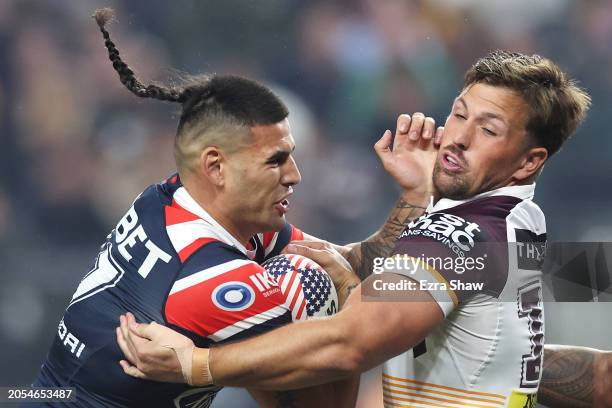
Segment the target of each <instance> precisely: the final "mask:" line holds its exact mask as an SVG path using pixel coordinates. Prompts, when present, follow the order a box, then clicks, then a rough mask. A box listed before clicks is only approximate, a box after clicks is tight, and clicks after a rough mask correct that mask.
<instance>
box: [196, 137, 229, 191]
mask: <svg viewBox="0 0 612 408" xmlns="http://www.w3.org/2000/svg"><path fill="white" fill-rule="evenodd" d="M223 165H224V156H223V153H222V152H221V150H219V148H217V147H214V146H212V147H207V148H206V149H204V150H203V151H202V153H201V154H200V160H199V163H198V167H199V170H200V173H201V174H202V176H203V177H204V178H206V179H208V180H209V181H210V182H211V183H212V184H214V185H215V186H218V187H222V186H223V185H224V184H225V179H224V175H223Z"/></svg>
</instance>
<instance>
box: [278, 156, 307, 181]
mask: <svg viewBox="0 0 612 408" xmlns="http://www.w3.org/2000/svg"><path fill="white" fill-rule="evenodd" d="M284 167H285V169H283V170H284V172H283V176H282V178H281V184H283V185H284V186H294V185H296V184H299V182H300V181H302V175H301V174H300V170H299V169H298V167H297V164H296V163H295V160H294V159H293V156H289V159H288V160H287V161H286V162H285V166H284Z"/></svg>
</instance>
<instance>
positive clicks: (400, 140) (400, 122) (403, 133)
mask: <svg viewBox="0 0 612 408" xmlns="http://www.w3.org/2000/svg"><path fill="white" fill-rule="evenodd" d="M411 124H412V118H411V117H410V115H407V114H405V113H403V114H401V115H399V116H398V117H397V124H396V127H395V137H394V138H393V150H395V149H397V148H398V147H401V146H404V145H406V144H407V143H409V142H410V140H408V134H409V130H410V127H411ZM381 158H382V157H381Z"/></svg>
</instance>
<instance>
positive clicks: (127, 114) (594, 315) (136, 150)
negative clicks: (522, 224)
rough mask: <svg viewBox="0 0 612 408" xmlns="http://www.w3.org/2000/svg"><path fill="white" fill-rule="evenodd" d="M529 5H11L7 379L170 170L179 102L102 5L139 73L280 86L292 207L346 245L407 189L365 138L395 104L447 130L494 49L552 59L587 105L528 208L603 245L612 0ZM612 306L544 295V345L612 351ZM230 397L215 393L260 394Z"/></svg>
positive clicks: (3, 239)
mask: <svg viewBox="0 0 612 408" xmlns="http://www.w3.org/2000/svg"><path fill="white" fill-rule="evenodd" d="M534 4H535V3H534V2H532V1H529V0H520V1H519V0H512V1H510V0H506V1H497V2H492V1H491V2H483V1H475V0H431V1H417V0H385V1H377V0H351V1H348V0H335V1H333V2H330V1H323V0H317V1H308V2H304V1H298V0H266V1H254V0H224V1H195V0H185V1H181V2H169V1H164V0H149V1H146V2H145V1H134V2H119V1H112V0H106V1H102V0H96V1H92V0H81V1H78V2H75V1H71V0H55V1H52V2H50V1H44V0H19V1H17V0H15V1H11V0H0V56H1V58H2V62H1V63H0V141H1V144H0V367H2V368H1V369H0V385H26V384H29V383H30V382H31V381H32V379H33V378H34V377H35V375H36V373H37V370H38V367H39V365H40V363H41V362H42V360H43V359H44V356H45V354H46V351H47V348H48V347H49V345H50V343H51V340H52V338H53V335H54V333H55V331H56V330H57V324H58V322H59V320H60V318H61V315H62V311H63V309H64V308H65V307H66V305H67V303H68V301H69V299H70V297H71V295H72V293H73V291H74V290H75V288H76V286H77V284H78V282H79V280H80V278H81V277H82V276H83V275H84V273H85V272H86V271H87V269H88V267H89V264H90V263H91V261H92V259H93V257H94V255H95V254H96V253H97V247H98V246H99V245H100V244H101V243H102V242H103V240H104V238H105V236H106V235H107V234H108V232H109V231H110V230H111V229H112V228H113V227H114V225H115V224H116V222H117V221H118V219H119V218H120V216H121V215H122V214H123V213H124V212H125V210H126V209H127V208H128V207H129V206H130V204H131V202H132V201H133V199H134V198H135V197H136V195H137V194H139V193H140V192H141V191H142V190H143V189H144V187H146V186H147V185H149V184H151V183H154V182H158V181H160V180H161V179H163V178H164V177H166V176H167V175H169V174H171V173H172V172H173V168H174V164H173V158H172V143H173V137H174V132H175V128H176V124H177V120H178V114H179V109H178V108H179V107H178V105H172V104H168V103H163V102H159V101H154V100H142V99H139V98H137V97H135V96H134V95H132V94H130V93H129V92H128V91H127V90H126V89H125V88H124V87H123V86H122V85H121V84H120V82H119V80H118V78H117V75H116V73H115V71H114V70H113V69H112V67H111V64H110V62H109V61H108V59H107V53H106V49H105V48H104V45H103V40H102V37H101V34H100V32H99V30H98V28H97V26H96V25H95V23H94V21H93V20H92V19H91V18H90V15H91V13H92V11H93V10H94V9H96V8H98V7H103V6H111V7H113V8H115V10H116V12H117V20H118V21H117V22H116V23H115V24H113V25H111V26H110V27H109V30H110V32H111V36H112V38H113V40H114V41H115V43H116V44H117V47H118V48H119V50H120V51H121V53H122V56H123V58H124V60H125V61H126V62H127V63H128V64H129V65H130V66H131V67H132V68H133V69H134V70H135V71H136V72H137V75H138V76H139V77H140V78H141V79H142V80H143V82H145V83H148V82H150V81H152V80H155V81H160V82H163V83H171V82H172V81H175V80H176V78H177V77H178V76H179V75H180V73H191V74H196V73H202V72H218V73H234V74H240V75H245V76H248V77H251V78H255V79H258V80H260V81H263V82H265V83H267V84H268V85H270V86H271V87H272V88H273V89H274V90H276V91H277V93H278V94H279V95H280V96H281V97H282V98H283V99H284V100H285V101H286V102H287V103H288V105H289V107H290V110H291V114H290V120H291V122H292V128H293V135H294V137H295V139H296V143H297V150H296V157H297V160H298V165H299V166H300V169H301V172H302V178H303V181H302V184H300V185H299V186H298V187H297V188H296V194H295V196H294V199H293V200H292V210H291V212H290V214H289V215H290V217H289V219H290V221H291V222H292V223H294V224H296V225H297V226H299V227H301V228H302V229H304V230H305V231H306V232H308V233H310V234H313V235H317V236H320V237H322V238H326V239H328V240H331V241H334V242H340V243H344V242H348V241H355V240H359V239H362V238H364V237H366V236H367V235H369V234H370V233H372V232H373V231H374V230H375V229H376V228H377V227H378V226H379V225H380V224H381V222H382V221H383V220H384V218H385V216H386V214H387V212H388V210H389V209H390V208H391V207H392V205H393V203H394V202H395V198H396V196H397V193H398V191H397V190H396V188H395V186H394V185H393V183H392V182H390V180H389V179H388V177H386V176H385V174H384V172H383V171H382V168H381V166H380V165H379V164H378V162H377V159H376V156H375V154H374V152H373V150H372V145H373V144H374V142H375V141H376V140H377V139H378V138H379V137H380V135H382V133H383V132H384V130H385V129H395V120H396V117H397V115H398V114H399V113H403V112H405V113H413V112H415V111H421V112H425V113H427V114H428V115H431V116H434V117H435V118H436V120H437V121H438V123H440V124H441V123H443V122H444V120H445V117H446V115H447V113H448V112H449V109H450V106H451V103H452V99H453V98H454V97H455V96H456V95H457V93H458V91H459V90H460V88H461V84H462V75H463V73H464V72H465V70H466V69H467V68H468V67H469V66H470V65H471V64H472V63H474V62H475V60H476V59H477V58H479V57H481V56H483V55H484V54H485V53H487V52H488V51H490V50H492V49H497V48H502V49H508V50H513V51H520V52H523V53H539V54H542V55H544V56H547V57H550V58H551V59H553V60H555V61H556V62H558V63H559V64H560V65H561V66H562V67H563V68H565V69H567V70H568V71H569V72H571V73H572V74H573V75H574V76H575V77H576V78H577V79H578V80H579V81H580V83H581V84H582V85H583V86H584V87H585V88H587V89H588V91H589V92H590V93H591V95H592V97H593V107H592V108H591V111H590V114H589V117H588V119H587V121H586V123H585V124H584V125H583V126H582V128H581V129H580V130H579V131H578V132H577V134H576V135H575V137H574V138H573V139H572V140H570V141H569V142H568V143H567V144H566V146H565V148H564V149H563V151H562V152H561V153H559V154H558V156H556V157H554V158H553V160H551V162H550V163H548V164H547V166H546V169H545V171H544V173H543V175H542V176H541V177H540V179H539V183H538V187H537V190H536V202H538V203H539V204H540V206H541V207H542V209H543V210H544V213H545V214H546V216H547V219H548V231H549V240H550V241H611V238H612V217H610V203H611V198H612V189H611V188H610V187H611V185H612V171H611V170H612V160H610V154H611V153H612V138H611V137H610V133H609V118H610V113H611V112H612V2H610V1H605V0H589V1H570V0H540V1H538V2H537V6H535V5H534ZM611 305H612V304H610V303H599V304H596V303H590V304H551V305H549V307H548V310H547V322H546V324H547V341H548V342H561V343H574V344H582V345H589V346H596V347H602V348H608V349H612V325H610V312H611V311H612V307H611ZM375 377H376V374H375V373H371V374H370V375H369V376H368V378H375ZM365 383H366V385H367V384H369V382H368V380H367V379H366V380H365ZM371 383H372V384H374V383H376V381H374V380H373V381H371ZM363 388H364V389H367V390H370V387H363ZM368 392H370V391H368ZM236 398H239V397H238V396H237V394H228V393H225V395H223V393H222V395H221V397H220V398H219V400H218V401H217V402H216V403H215V404H216V405H215V406H216V407H235V406H245V407H247V406H249V403H248V402H241V403H237V402H236V401H237V400H236ZM377 398H378V397H377V396H376V395H375V391H371V394H368V395H364V396H363V398H362V402H361V404H362V405H361V406H363V407H376V406H379V405H380V404H378V405H377V402H375V401H376V399H377ZM228 401H230V402H228ZM378 401H380V400H378Z"/></svg>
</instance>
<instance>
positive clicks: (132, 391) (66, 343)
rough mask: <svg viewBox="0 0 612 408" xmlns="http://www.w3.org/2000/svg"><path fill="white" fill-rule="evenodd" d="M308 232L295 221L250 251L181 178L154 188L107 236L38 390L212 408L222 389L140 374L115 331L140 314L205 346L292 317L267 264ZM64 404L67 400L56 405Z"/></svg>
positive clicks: (86, 400) (122, 402)
mask: <svg viewBox="0 0 612 408" xmlns="http://www.w3.org/2000/svg"><path fill="white" fill-rule="evenodd" d="M302 238H303V234H302V233H301V231H299V230H298V229H296V228H294V227H293V226H291V225H290V224H286V225H285V227H284V228H283V229H282V230H281V231H280V232H270V233H265V234H259V235H257V236H255V237H253V239H252V240H251V242H250V247H249V248H245V247H244V246H243V245H242V244H241V243H240V242H238V241H237V240H236V239H235V238H234V237H233V236H232V235H231V234H229V233H228V232H227V231H226V230H225V229H224V228H223V227H222V226H221V225H220V224H219V223H217V221H216V220H215V219H214V218H213V217H212V216H210V214H208V213H207V212H206V211H205V210H204V209H203V208H202V207H201V206H199V205H198V204H197V203H196V201H195V200H194V199H193V198H192V197H191V196H190V195H189V193H188V192H187V190H186V189H185V188H184V187H183V186H182V184H181V182H180V180H179V179H178V176H176V175H175V176H173V177H171V178H170V179H168V180H166V181H165V182H163V183H161V184H156V185H152V186H150V187H148V188H147V189H146V190H145V191H144V192H143V193H142V194H141V195H140V196H139V197H138V198H137V199H136V200H135V202H134V204H133V205H132V207H131V208H130V209H129V210H128V212H127V213H126V214H125V216H124V217H123V218H122V219H121V220H120V221H119V223H118V224H117V227H116V228H115V229H114V230H113V231H112V232H111V234H110V235H109V236H108V237H107V240H106V242H105V243H104V244H103V245H102V247H101V251H100V253H99V254H98V256H97V258H96V259H95V263H94V265H93V268H92V269H91V270H90V271H89V272H88V273H87V274H86V275H85V277H84V278H83V279H82V281H81V283H80V284H79V286H78V288H77V290H76V292H75V293H74V296H73V297H72V300H71V301H70V304H69V305H68V307H67V308H66V311H65V313H64V316H63V318H62V320H61V321H60V323H59V327H58V332H57V335H56V336H55V339H54V341H53V344H52V346H51V350H50V351H49V354H48V356H47V359H46V361H45V363H44V364H43V366H42V368H41V371H40V374H39V375H38V378H37V380H36V381H35V383H34V386H40V387H75V388H76V396H77V404H76V405H77V406H79V407H136V406H138V407H145V406H164V407H171V406H175V407H186V406H189V407H194V408H195V407H198V408H201V407H208V406H209V405H210V403H211V402H212V399H213V398H214V396H215V394H216V392H217V391H218V390H219V389H220V388H219V387H214V386H212V387H208V388H199V389H198V388H191V387H188V386H186V385H184V384H167V383H165V384H164V383H158V382H151V381H145V380H139V379H135V378H132V377H129V376H127V375H125V374H124V373H123V371H122V369H121V367H120V366H119V364H118V361H119V360H120V359H121V358H122V353H121V351H120V349H119V347H118V346H117V343H116V337H115V328H116V327H117V326H118V317H119V315H120V314H122V313H125V312H127V311H131V312H132V313H134V315H135V316H136V319H137V320H138V321H141V322H151V321H156V322H158V323H162V324H166V325H167V326H169V327H172V328H174V329H176V330H178V331H180V332H181V333H183V334H185V335H187V336H189V337H190V338H191V339H193V340H194V342H195V343H196V345H198V346H208V345H210V344H212V343H218V342H224V341H227V340H235V339H238V338H242V337H247V336H252V335H255V334H258V333H262V332H265V331H268V330H271V329H273V328H276V327H279V326H281V325H284V324H286V323H289V322H291V321H292V314H291V307H290V305H288V304H287V302H286V299H285V297H284V295H283V294H282V293H281V291H280V290H279V288H278V285H277V283H276V282H275V281H274V280H273V279H270V278H269V276H268V274H267V273H266V272H265V270H264V269H263V268H262V267H261V266H260V265H259V264H260V263H262V262H264V261H265V260H266V259H268V258H271V257H273V256H276V255H278V254H279V253H280V251H281V250H282V249H283V248H284V247H285V246H286V245H287V244H288V243H289V242H290V241H291V240H293V239H302ZM56 405H60V404H56Z"/></svg>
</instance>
